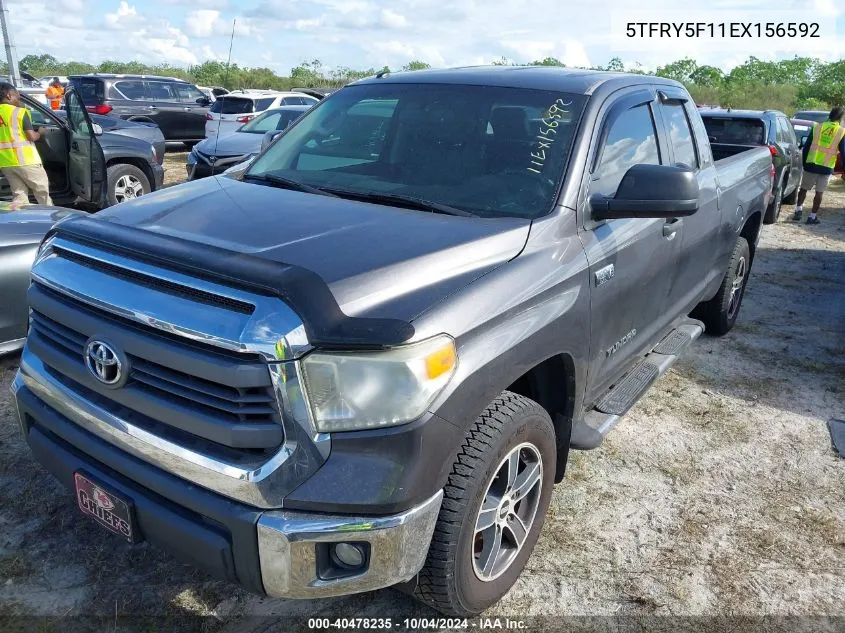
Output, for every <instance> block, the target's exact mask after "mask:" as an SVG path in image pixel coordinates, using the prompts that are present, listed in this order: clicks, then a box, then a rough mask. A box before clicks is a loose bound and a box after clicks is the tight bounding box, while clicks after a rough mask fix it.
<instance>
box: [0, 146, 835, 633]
mask: <svg viewBox="0 0 845 633" xmlns="http://www.w3.org/2000/svg"><path fill="white" fill-rule="evenodd" d="M184 157H185V154H184V153H180V154H168V156H167V179H168V182H175V181H178V180H179V179H181V178H182V177H183V174H184V167H183V165H184ZM792 210H793V209H792V207H789V206H786V207H784V210H783V212H782V214H781V217H780V220H779V222H778V223H777V224H775V225H772V226H766V227H764V229H763V237H762V241H761V244H760V249H759V251H758V255H757V258H756V261H755V263H754V268H753V270H752V274H751V278H750V282H749V285H748V289H747V294H746V297H745V300H744V303H743V307H742V313H741V315H740V322H739V324H738V325H737V327H736V328H735V329H734V331H733V332H731V333H730V334H729V335H728V336H726V337H724V338H720V339H717V338H711V337H707V336H704V337H703V338H702V339H700V341H699V343H698V344H697V345H696V346H695V347H694V349H693V350H692V351H691V352H690V353H688V354H687V356H686V357H685V358H684V359H683V360H682V361H681V362H680V363H678V364H677V365H676V366H675V367H674V368H673V369H672V370H670V371H669V372H668V374H667V375H666V376H665V377H664V378H663V379H662V380H661V381H660V382H659V383H657V384H656V385H655V386H654V387H653V388H652V389H651V391H650V392H649V394H648V395H647V396H646V397H645V398H644V399H643V400H642V401H641V402H640V403H639V404H638V405H637V406H636V407H635V409H634V410H633V411H632V412H631V413H630V414H629V415H628V416H627V417H626V418H625V419H624V420H623V421H622V422H621V423H620V425H619V426H618V427H617V429H616V430H614V431H613V432H612V433H611V434H610V436H609V437H608V438H607V440H606V441H605V443H604V445H603V446H602V447H601V448H599V449H598V450H595V451H591V452H587V453H584V452H576V453H574V454H573V456H572V458H571V460H570V463H569V470H568V473H567V477H566V479H565V481H564V482H563V483H562V484H561V485H560V486H558V487H557V489H556V491H555V493H554V497H553V500H552V506H551V508H550V511H549V513H548V516H547V517H546V522H545V526H544V528H543V531H542V535H541V537H540V541H539V543H538V545H537V548H536V550H535V553H534V555H533V556H532V557H531V559H530V560H529V562H528V566H527V568H526V570H525V572H524V573H523V574H522V576H521V578H520V580H519V581H518V582H517V584H516V586H515V587H514V588H513V589H512V591H511V592H510V593H509V594H508V595H507V596H505V598H504V599H503V600H502V601H501V603H500V604H499V605H497V606H495V607H494V608H493V609H491V613H490V615H491V616H492V615H502V616H508V615H510V616H519V617H524V616H531V615H552V616H563V615H567V616H581V615H583V616H587V615H589V616H595V615H599V616H615V617H619V616H620V615H632V616H651V615H657V616H713V615H731V616H736V615H747V616H761V615H778V616H811V615H813V616H830V615H838V616H845V601H843V597H845V461H842V460H840V459H838V458H837V457H836V455H835V454H834V453H833V451H832V450H831V442H830V438H829V435H828V431H827V428H826V422H827V420H828V419H830V418H842V419H845V185H843V183H842V182H841V181H838V180H837V181H836V182H835V183H834V184H833V185H832V187H831V189H830V191H829V192H828V193H827V194H826V196H825V202H824V206H823V209H822V211H821V213H820V218H821V220H822V224H821V225H820V226H814V227H809V226H807V225H805V224H803V223H802V224H793V223H792V222H790V221H789V220H790V216H791V214H792ZM16 364H17V357H11V358H6V359H3V360H0V385H2V390H0V615H13V614H43V615H82V616H88V617H90V616H93V615H102V616H105V617H106V618H107V619H108V622H109V626H108V630H115V631H117V630H123V629H122V628H121V627H122V626H125V625H127V624H128V623H135V624H137V623H138V622H144V621H145V618H152V617H154V616H158V617H160V618H164V620H150V621H151V622H158V623H159V625H151V626H152V628H148V629H145V630H176V629H180V628H182V627H184V628H185V629H186V630H187V629H191V630H203V631H224V632H225V633H258V632H259V631H261V632H264V631H270V630H274V631H277V630H278V631H288V630H292V627H291V626H290V625H285V624H280V622H285V620H283V619H282V620H279V619H278V618H284V617H285V616H313V615H319V616H323V617H326V616H331V617H335V616H339V617H346V618H350V617H372V616H378V617H387V616H392V617H394V618H399V617H400V616H402V617H404V616H405V615H407V614H412V615H417V616H426V617H431V616H433V615H435V614H434V613H433V612H431V611H429V610H427V609H425V608H423V607H420V606H419V605H416V604H415V603H413V602H412V601H411V600H410V599H409V598H407V597H405V596H404V595H403V594H401V593H399V592H396V591H394V590H385V591H380V592H375V593H371V594H364V595H361V596H354V597H349V598H342V599H336V600H320V601H313V602H311V601H287V600H278V599H267V598H265V599H262V598H259V597H256V596H253V595H250V594H247V593H245V592H243V591H241V590H239V589H238V588H236V587H233V586H231V585H228V584H225V583H221V582H217V581H214V580H211V579H210V578H208V577H207V576H205V575H204V574H203V573H202V572H199V571H197V570H195V569H194V568H193V567H191V566H189V565H184V564H181V563H178V562H176V561H174V560H173V559H172V558H171V557H170V556H168V555H167V554H164V553H162V552H160V551H158V550H156V549H154V548H153V547H151V546H149V545H146V544H142V545H139V546H135V547H130V546H128V545H126V544H123V543H121V542H120V541H119V540H117V539H116V538H113V537H110V536H108V535H105V534H104V533H103V531H102V530H101V529H100V528H98V527H97V526H95V525H93V524H92V523H91V522H90V521H88V520H86V519H85V518H83V517H81V516H80V515H79V514H78V512H77V511H76V508H75V505H74V501H73V498H72V496H71V495H70V494H68V493H67V492H66V491H64V490H63V489H61V488H60V487H59V486H58V485H57V484H56V483H54V482H53V480H52V479H51V478H50V477H49V476H48V475H46V474H45V472H44V470H43V469H42V468H41V467H40V466H39V465H37V464H36V463H35V462H34V461H33V459H32V457H31V456H30V453H29V452H28V450H27V448H26V446H25V444H24V442H23V440H22V439H21V438H20V437H19V430H18V426H17V423H16V421H15V419H14V417H13V412H12V409H11V405H10V402H9V397H8V391H7V389H6V385H8V384H10V383H11V381H12V378H13V375H14V371H15V369H16ZM192 614H195V615H204V616H211V617H206V618H203V619H202V620H201V621H198V620H192V621H189V622H185V621H182V620H181V619H180V618H181V617H182V616H185V615H192ZM250 616H262V617H258V618H251V617H250ZM161 622H165V623H166V624H164V625H161ZM288 622H289V621H288ZM112 623H113V626H112ZM0 628H2V627H0ZM72 628H73V627H72V626H71V623H70V622H67V623H64V624H62V626H61V627H60V630H71V629H72ZM103 630H104V629H103ZM554 630H557V629H554Z"/></svg>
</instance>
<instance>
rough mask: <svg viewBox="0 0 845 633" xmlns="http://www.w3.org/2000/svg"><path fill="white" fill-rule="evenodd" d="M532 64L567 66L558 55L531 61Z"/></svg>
mask: <svg viewBox="0 0 845 633" xmlns="http://www.w3.org/2000/svg"><path fill="white" fill-rule="evenodd" d="M530 65H531V66H566V64H564V63H563V62H562V61H560V60H559V59H558V58H557V57H546V58H545V59H541V60H539V61H534V62H531V64H530Z"/></svg>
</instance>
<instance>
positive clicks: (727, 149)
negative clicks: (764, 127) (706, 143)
mask: <svg viewBox="0 0 845 633" xmlns="http://www.w3.org/2000/svg"><path fill="white" fill-rule="evenodd" d="M710 147H711V149H712V150H713V160H714V161H716V162H717V163H718V162H720V161H723V160H725V159H727V158H730V157H731V156H736V155H737V154H741V153H742V152H747V151H749V150H752V149H759V148H760V147H761V146H760V145H734V144H732V143H710Z"/></svg>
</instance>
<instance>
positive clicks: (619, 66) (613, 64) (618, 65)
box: [604, 57, 625, 73]
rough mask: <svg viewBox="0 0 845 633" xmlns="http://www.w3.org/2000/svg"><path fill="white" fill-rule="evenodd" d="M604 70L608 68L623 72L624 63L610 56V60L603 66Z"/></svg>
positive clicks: (612, 70)
mask: <svg viewBox="0 0 845 633" xmlns="http://www.w3.org/2000/svg"><path fill="white" fill-rule="evenodd" d="M604 70H609V71H611V72H615V73H624V72H625V64H623V63H622V60H621V59H619V58H618V57H612V58H611V59H610V61H609V62H608V63H607V66H605V67H604Z"/></svg>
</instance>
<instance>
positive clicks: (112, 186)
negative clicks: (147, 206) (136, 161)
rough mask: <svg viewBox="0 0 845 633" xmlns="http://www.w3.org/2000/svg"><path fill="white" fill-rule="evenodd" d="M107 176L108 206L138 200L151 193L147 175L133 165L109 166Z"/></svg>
mask: <svg viewBox="0 0 845 633" xmlns="http://www.w3.org/2000/svg"><path fill="white" fill-rule="evenodd" d="M107 174H108V200H109V206H112V205H115V204H120V203H121V202H126V201H127V200H132V199H134V198H138V197H140V196H143V195H144V194H147V193H150V191H151V188H150V181H149V179H148V178H147V175H146V174H145V173H144V172H143V171H142V170H141V169H140V168H138V167H136V166H135V165H129V164H127V163H120V164H118V165H111V166H109V168H108V170H107Z"/></svg>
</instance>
